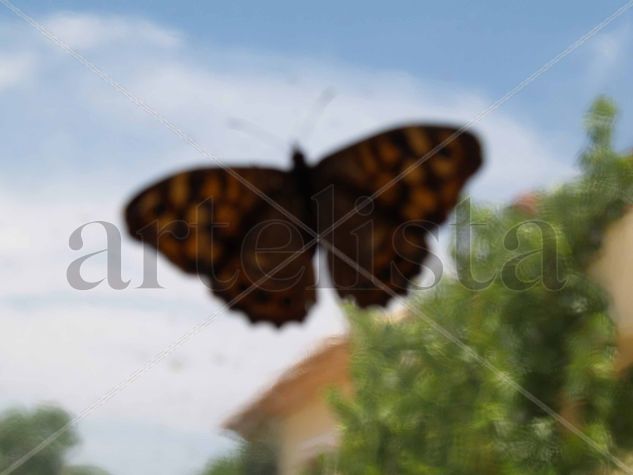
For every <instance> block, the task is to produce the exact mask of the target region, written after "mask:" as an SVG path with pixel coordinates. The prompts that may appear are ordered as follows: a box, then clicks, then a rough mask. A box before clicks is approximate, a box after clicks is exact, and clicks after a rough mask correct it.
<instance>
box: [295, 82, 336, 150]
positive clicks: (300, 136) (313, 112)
mask: <svg viewBox="0 0 633 475" xmlns="http://www.w3.org/2000/svg"><path fill="white" fill-rule="evenodd" d="M335 97H336V91H335V90H334V88H333V87H326V88H325V89H324V90H323V91H322V92H321V94H319V97H317V99H316V100H315V101H314V104H313V105H312V107H311V108H310V111H309V112H308V114H307V115H306V117H305V119H304V120H303V121H302V122H301V124H300V126H299V127H298V128H297V129H296V131H295V134H294V136H295V137H297V140H296V141H297V142H303V143H305V142H306V141H307V140H308V139H309V138H310V134H311V133H312V131H313V130H314V129H315V127H316V124H317V122H318V119H320V118H321V116H322V115H323V111H325V108H326V107H327V106H328V105H330V103H331V102H332V101H333V100H334V98H335Z"/></svg>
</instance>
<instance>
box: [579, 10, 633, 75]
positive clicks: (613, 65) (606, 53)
mask: <svg viewBox="0 0 633 475" xmlns="http://www.w3.org/2000/svg"><path fill="white" fill-rule="evenodd" d="M632 39H633V38H632V31H631V25H630V23H625V24H623V25H622V26H620V27H618V28H613V29H610V30H608V31H604V32H601V33H600V34H599V35H597V36H596V38H594V39H593V41H592V42H591V43H590V44H589V50H588V51H589V55H590V60H589V63H588V67H589V77H590V79H591V80H592V82H594V83H596V84H600V83H603V82H605V81H608V80H609V78H610V77H612V76H613V72H614V70H615V69H617V68H623V67H626V66H627V63H628V58H629V51H630V45H631V40H632Z"/></svg>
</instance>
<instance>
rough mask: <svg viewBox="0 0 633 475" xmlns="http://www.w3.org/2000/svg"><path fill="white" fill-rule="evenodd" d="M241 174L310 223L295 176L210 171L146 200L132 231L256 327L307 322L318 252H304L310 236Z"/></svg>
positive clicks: (151, 191)
mask: <svg viewBox="0 0 633 475" xmlns="http://www.w3.org/2000/svg"><path fill="white" fill-rule="evenodd" d="M235 174H239V176H240V177H241V178H242V180H246V181H248V182H249V183H250V184H252V185H253V187H255V188H256V189H257V190H260V191H261V192H262V193H264V194H266V196H268V197H270V198H271V199H272V200H274V201H275V202H278V204H280V205H281V206H283V207H284V208H285V209H287V211H288V212H289V213H291V214H292V215H294V216H295V217H296V218H298V219H301V220H302V221H304V222H307V221H308V219H307V217H306V213H307V212H308V211H307V210H306V208H305V206H304V203H305V201H304V200H303V199H302V197H301V195H300V194H299V190H297V187H296V184H295V183H294V181H293V178H292V176H291V175H290V174H288V173H285V172H282V171H278V170H272V169H263V168H235V169H232V170H231V171H226V170H222V169H213V168H211V169H209V168H207V169H198V170H192V171H187V172H183V173H179V174H176V175H173V176H171V177H169V178H167V179H165V180H162V181H160V182H158V183H156V184H155V185H153V186H150V187H149V188H147V189H146V190H144V191H143V192H141V193H140V194H139V195H138V196H136V197H135V198H134V199H133V200H132V201H131V202H130V203H129V205H128V206H127V208H126V222H127V226H128V230H129V232H130V234H131V235H132V236H133V237H134V238H136V239H138V240H140V241H142V242H144V243H146V244H149V245H151V246H153V247H155V248H156V249H158V250H159V251H160V253H161V254H163V255H164V256H165V257H167V258H168V259H169V260H170V261H171V262H172V263H174V264H175V265H176V266H178V267H179V268H180V269H181V270H183V271H185V272H188V273H194V274H200V275H201V276H203V277H204V278H205V280H207V281H208V282H209V283H210V284H211V288H212V290H213V292H214V293H215V294H216V295H218V296H220V297H221V298H222V299H224V300H225V301H226V302H227V303H229V304H230V306H231V307H232V308H236V309H240V310H243V311H244V312H245V313H246V314H247V315H248V317H249V319H250V320H251V321H259V320H266V321H271V322H273V323H275V324H277V325H281V324H283V323H285V322H286V321H291V320H299V321H300V320H302V319H303V318H304V317H305V315H306V313H307V309H308V308H309V307H310V306H311V305H312V304H313V303H314V300H315V291H314V271H313V268H312V255H313V254H314V246H312V247H309V248H305V249H303V247H304V245H305V244H307V243H308V241H309V238H310V236H309V235H308V234H306V233H305V231H304V230H302V229H301V228H300V227H298V226H296V225H295V224H293V223H292V222H291V221H290V220H289V219H288V217H287V216H286V215H284V214H282V213H280V212H279V211H278V210H276V209H274V208H273V207H272V206H271V205H270V204H269V203H267V202H266V201H265V200H264V199H262V198H261V196H259V195H258V194H256V193H255V192H254V191H253V189H251V188H250V187H249V186H247V185H245V184H244V183H242V181H240V180H239V179H238V178H236V177H235V176H234V175H235ZM294 254H296V256H295V259H294V260H293V261H292V262H291V263H290V264H289V265H287V266H284V267H283V268H281V269H279V270H276V267H278V266H279V264H281V262H282V261H283V260H284V259H287V258H288V257H289V256H290V255H294ZM251 287H253V288H251Z"/></svg>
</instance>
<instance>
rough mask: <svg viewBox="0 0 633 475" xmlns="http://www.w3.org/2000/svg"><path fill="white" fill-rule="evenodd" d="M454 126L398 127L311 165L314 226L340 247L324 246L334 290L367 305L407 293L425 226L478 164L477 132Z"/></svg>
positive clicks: (446, 208) (422, 249) (439, 216)
mask: <svg viewBox="0 0 633 475" xmlns="http://www.w3.org/2000/svg"><path fill="white" fill-rule="evenodd" d="M455 133H456V129H454V128H450V127H437V126H407V127H401V128H397V129H393V130H390V131H387V132H383V133H380V134H378V135H374V136H372V137H370V138H368V139H366V140H363V141H361V142H359V143H357V144H354V145H352V146H350V147H347V148H345V149H343V150H341V151H339V152H336V153H334V154H332V155H330V156H328V157H327V158H325V159H324V160H323V161H321V162H320V163H319V164H318V165H317V166H316V167H315V169H314V170H313V173H312V180H313V189H314V190H315V191H317V193H316V195H315V200H316V201H317V203H318V205H317V210H318V211H317V213H318V217H317V229H318V230H319V232H320V233H322V237H323V238H324V239H326V240H327V241H329V242H330V243H331V244H332V245H333V246H334V247H335V248H336V249H338V251H339V253H338V254H339V255H337V253H336V252H332V251H331V250H330V251H329V252H328V265H329V268H330V273H331V275H332V280H333V283H334V285H335V287H336V289H337V292H338V293H339V295H341V296H343V297H346V296H351V297H353V298H354V299H355V300H356V302H357V303H358V304H359V305H361V306H368V305H374V304H378V305H384V304H385V303H386V302H388V301H389V300H390V298H391V297H392V293H397V294H404V293H406V291H407V288H408V286H409V284H410V282H411V280H412V279H413V278H414V277H415V276H417V275H418V274H419V273H420V270H421V263H422V261H423V260H424V258H425V256H426V255H427V254H428V249H427V244H426V237H427V235H428V233H429V232H430V231H432V230H433V228H434V227H436V226H437V225H439V224H441V223H442V222H443V221H445V220H446V218H447V216H448V214H449V213H450V212H451V210H452V209H453V207H454V206H455V204H456V203H457V200H458V197H459V193H460V191H461V189H462V187H463V186H464V184H465V183H466V181H467V179H468V178H469V177H470V176H471V175H473V174H474V173H475V172H476V171H477V169H478V168H479V166H480V165H481V151H480V146H479V143H478V141H477V139H476V138H475V137H474V136H473V135H471V134H469V133H462V134H461V135H459V136H458V137H456V138H454V137H455V135H454V134H455ZM451 138H454V140H449V139H451ZM444 141H446V142H447V143H446V145H445V146H443V147H441V148H440V147H439V146H440V145H441V144H442V143H443V142H444ZM436 148H437V149H436ZM431 152H433V153H431ZM422 158H424V160H421V163H420V159H422ZM325 190H329V191H327V192H326V191H325ZM373 196H375V200H373V201H371V205H368V206H367V207H366V209H363V208H362V207H361V208H359V209H358V210H356V211H355V209H356V208H355V207H356V206H357V205H358V203H359V201H358V200H359V199H362V198H363V197H373ZM343 218H345V219H343ZM339 221H340V224H338V225H337V224H336V223H337V222H339ZM332 226H333V229H332V230H330V227H332ZM357 266H360V267H361V268H362V269H364V270H365V271H366V272H359V271H358V268H357ZM367 273H369V274H371V276H373V278H374V279H377V280H378V281H380V282H381V283H382V284H383V285H384V286H386V287H387V288H388V289H389V290H388V291H386V290H385V289H384V288H381V286H380V285H376V283H374V282H372V278H370V277H369V276H368V275H367Z"/></svg>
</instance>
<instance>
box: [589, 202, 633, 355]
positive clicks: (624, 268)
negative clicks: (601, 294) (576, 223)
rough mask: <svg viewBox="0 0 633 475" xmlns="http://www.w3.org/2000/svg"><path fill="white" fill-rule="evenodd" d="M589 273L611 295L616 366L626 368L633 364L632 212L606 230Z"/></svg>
mask: <svg viewBox="0 0 633 475" xmlns="http://www.w3.org/2000/svg"><path fill="white" fill-rule="evenodd" d="M591 274H592V275H593V276H594V277H595V279H596V280H597V281H598V282H599V283H600V284H601V285H602V286H603V287H604V288H605V289H606V290H607V291H608V292H609V294H610V295H611V301H612V315H613V318H614V319H615V321H616V322H617V324H618V329H619V340H620V341H619V345H618V346H619V350H620V351H619V361H618V367H619V368H623V367H625V366H629V365H630V364H631V363H633V211H630V212H629V213H628V214H626V215H625V216H624V217H623V218H622V219H620V220H619V221H617V222H616V223H614V224H613V225H612V226H611V227H610V228H609V229H608V230H607V232H606V234H605V237H604V244H603V247H602V250H601V251H600V253H599V254H598V256H597V258H596V261H595V262H594V263H593V264H592V266H591Z"/></svg>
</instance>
